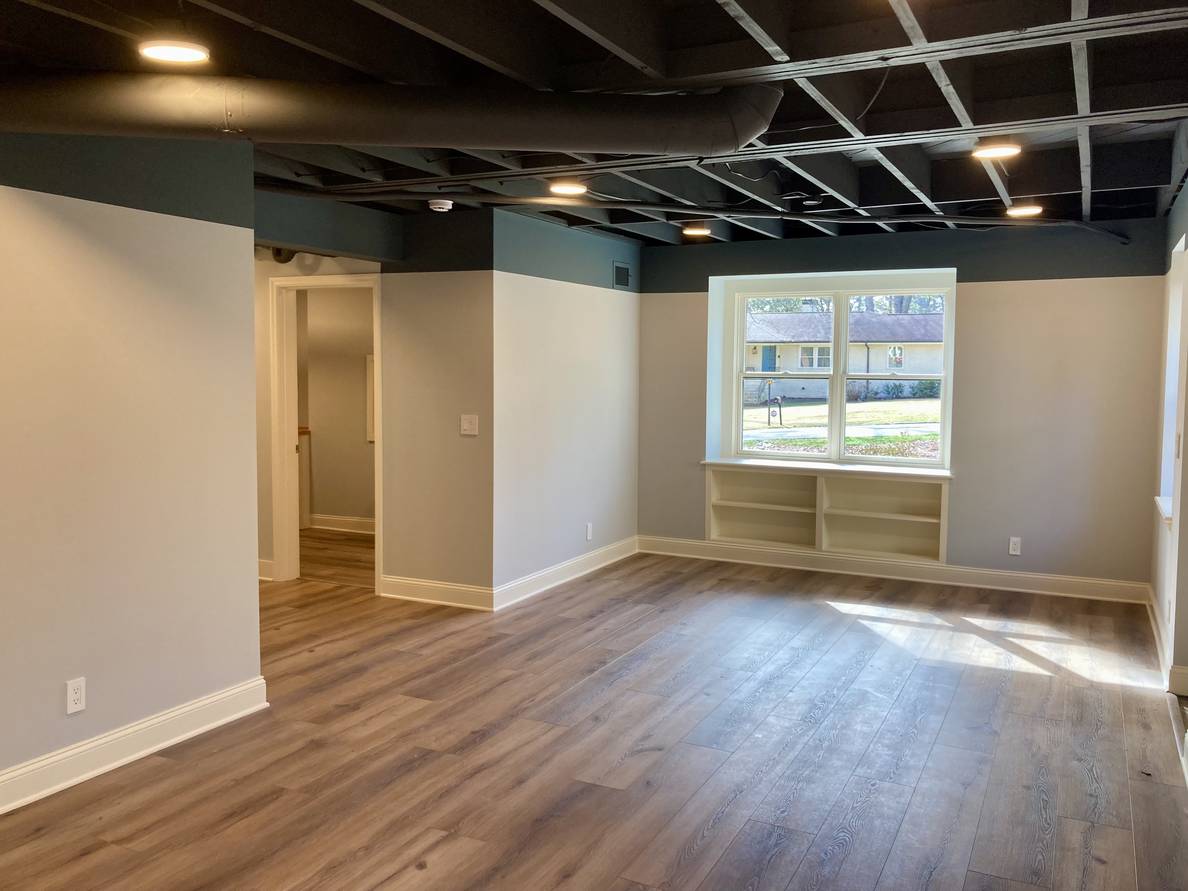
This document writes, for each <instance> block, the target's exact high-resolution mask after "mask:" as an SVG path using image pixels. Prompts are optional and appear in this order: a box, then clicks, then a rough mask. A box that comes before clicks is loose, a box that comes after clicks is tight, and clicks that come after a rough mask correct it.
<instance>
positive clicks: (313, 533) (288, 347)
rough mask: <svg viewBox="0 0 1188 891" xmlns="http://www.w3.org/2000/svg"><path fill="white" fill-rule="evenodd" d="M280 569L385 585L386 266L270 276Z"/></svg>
mask: <svg viewBox="0 0 1188 891" xmlns="http://www.w3.org/2000/svg"><path fill="white" fill-rule="evenodd" d="M269 283H270V293H271V325H270V330H271V335H272V336H271V343H270V348H271V349H270V353H271V365H272V376H271V378H272V418H271V433H272V435H271V439H272V500H273V504H272V515H273V578H274V579H277V580H281V579H291V578H297V577H299V576H300V577H302V578H309V579H317V580H321V581H330V582H334V583H337V584H346V585H353V586H358V587H369V588H373V589H376V590H378V580H379V578H380V577H381V576H382V567H381V565H380V564H381V560H380V553H381V551H382V549H380V548H377V547H376V542H379V541H382V535H381V530H382V498H381V495H380V493H381V492H382V463H383V462H382V458H381V456H382V454H383V440H382V429H383V425H382V423H381V406H382V398H381V381H382V374H381V358H380V356H381V354H380V348H379V343H380V312H381V309H380V288H379V276H378V275H370V274H368V275H322V276H308V277H285V278H272V279H270V282H269Z"/></svg>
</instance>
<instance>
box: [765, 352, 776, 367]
mask: <svg viewBox="0 0 1188 891" xmlns="http://www.w3.org/2000/svg"><path fill="white" fill-rule="evenodd" d="M763 370H764V371H775V370H776V348H775V347H773V346H765V347H764V348H763Z"/></svg>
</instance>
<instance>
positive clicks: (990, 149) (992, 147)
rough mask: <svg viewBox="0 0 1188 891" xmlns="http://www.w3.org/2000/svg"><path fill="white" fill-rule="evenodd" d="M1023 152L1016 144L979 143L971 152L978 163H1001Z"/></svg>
mask: <svg viewBox="0 0 1188 891" xmlns="http://www.w3.org/2000/svg"><path fill="white" fill-rule="evenodd" d="M1022 151H1023V147H1022V146H1021V145H1019V144H1018V143H1017V142H980V143H978V146H977V148H975V149H974V151H973V156H974V157H975V158H977V159H978V160H979V161H1002V160H1004V159H1006V158H1013V157H1015V156H1016V155H1018V154H1019V153H1020V152H1022Z"/></svg>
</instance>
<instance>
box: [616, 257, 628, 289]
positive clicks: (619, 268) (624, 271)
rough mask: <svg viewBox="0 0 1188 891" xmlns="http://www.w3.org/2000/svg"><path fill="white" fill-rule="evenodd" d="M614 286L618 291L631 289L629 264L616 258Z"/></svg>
mask: <svg viewBox="0 0 1188 891" xmlns="http://www.w3.org/2000/svg"><path fill="white" fill-rule="evenodd" d="M613 281H614V283H615V287H616V288H618V289H619V290H620V291H630V290H631V266H630V265H629V264H627V263H620V262H619V261H618V260H616V261H615V262H614V278H613Z"/></svg>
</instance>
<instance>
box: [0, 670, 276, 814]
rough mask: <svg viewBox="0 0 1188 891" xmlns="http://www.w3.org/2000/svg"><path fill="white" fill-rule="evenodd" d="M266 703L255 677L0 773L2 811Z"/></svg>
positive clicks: (158, 748)
mask: <svg viewBox="0 0 1188 891" xmlns="http://www.w3.org/2000/svg"><path fill="white" fill-rule="evenodd" d="M267 707H268V700H267V698H266V691H265V687H264V678H262V677H256V678H252V679H251V680H250V681H244V682H243V683H242V684H236V685H235V686H234V687H228V688H227V689H225V690H220V691H218V692H217V693H211V694H210V695H209V696H203V697H202V698H201V699H195V700H193V701H191V702H187V703H184V704H183V705H179V706H177V707H175V708H171V709H169V710H167V711H163V712H158V713H157V714H155V715H150V716H149V717H147V718H144V719H142V720H140V721H136V722H135V723H132V724H126V725H125V726H123V727H118V728H116V729H115V730H111V731H109V732H107V733H104V734H102V735H100V736H96V737H92V738H91V739H87V740H83V741H82V742H79V743H75V744H74V745H72V746H67V747H66V748H64V749H58V750H57V751H56V752H50V753H49V754H48V755H42V756H41V757H39V758H34V759H33V760H32V761H26V762H25V763H24V764H18V765H16V766H15V767H10V768H8V769H7V770H3V771H0V814H4V813H7V812H8V811H11V810H14V809H15V808H18V807H21V806H22V805H25V804H29V803H30V802H33V801H36V800H37V799H39V798H44V797H45V796H47V795H52V794H53V793H54V792H58V791H60V790H62V789H66V788H68V787H70V786H73V785H75V784H77V783H81V782H82V781H83V780H89V779H90V778H91V777H95V776H98V775H99V774H101V773H107V771H109V770H114V769H115V768H117V767H120V766H122V765H124V764H127V763H128V762H130V761H135V760H136V759H137V758H143V757H144V756H145V755H151V754H152V753H153V752H156V751H159V750H161V749H164V748H167V747H168V746H171V745H174V744H175V743H179V742H181V741H182V740H185V739H189V738H190V737H191V736H197V735H198V734H199V733H205V732H206V731H207V730H213V729H214V728H215V727H218V726H219V725H220V724H226V723H228V722H230V721H234V720H236V719H237V718H242V717H245V716H246V715H250V714H252V713H253V712H258V711H260V710H261V709H265V708H267Z"/></svg>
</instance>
